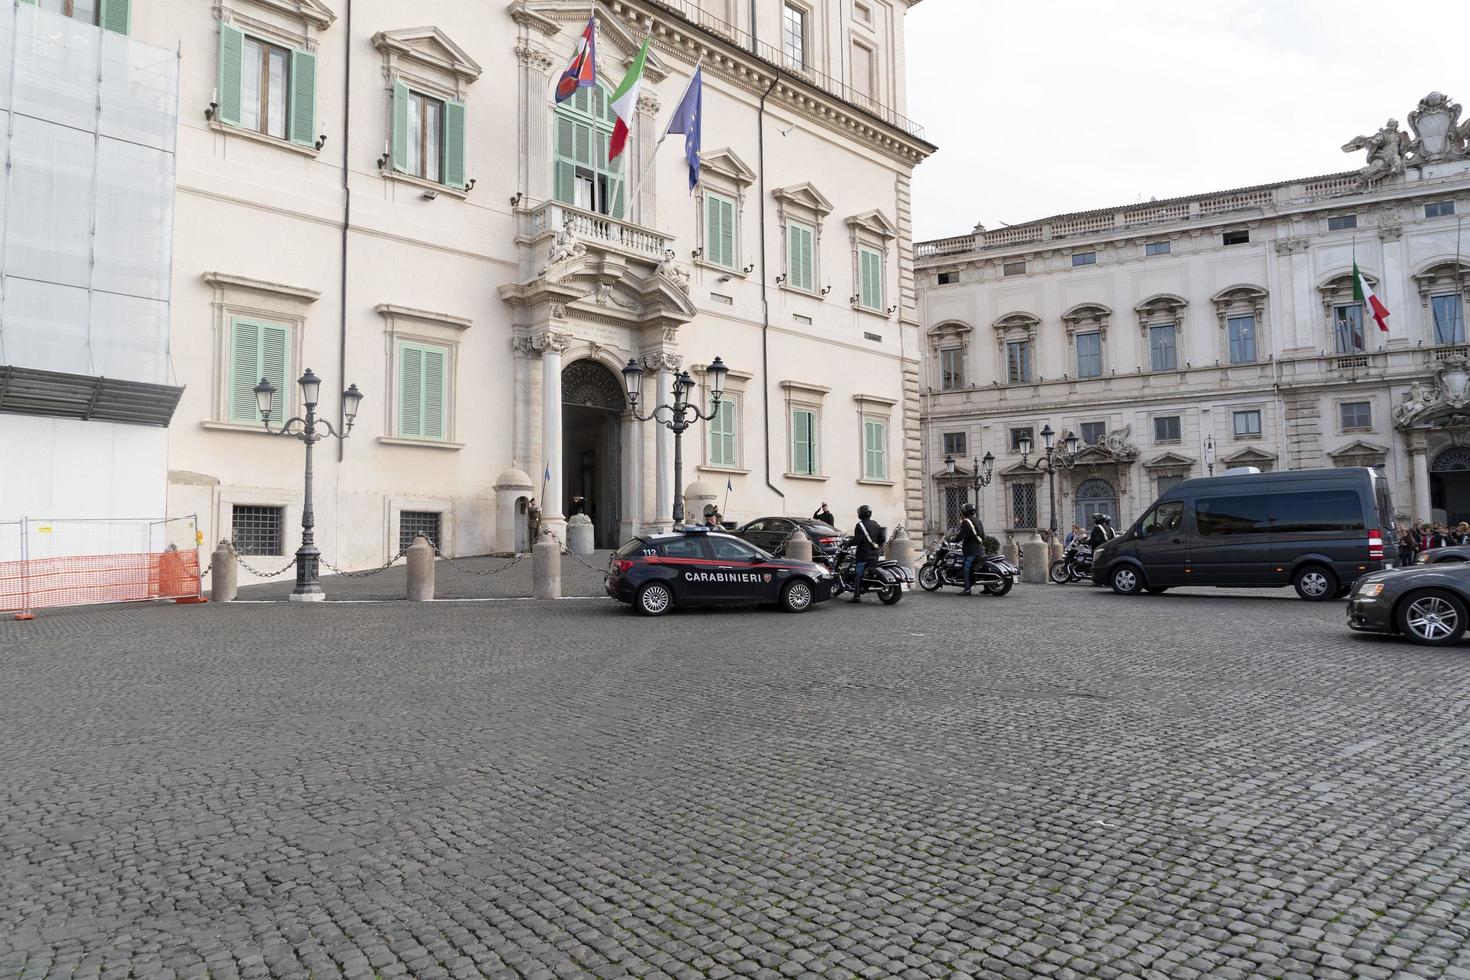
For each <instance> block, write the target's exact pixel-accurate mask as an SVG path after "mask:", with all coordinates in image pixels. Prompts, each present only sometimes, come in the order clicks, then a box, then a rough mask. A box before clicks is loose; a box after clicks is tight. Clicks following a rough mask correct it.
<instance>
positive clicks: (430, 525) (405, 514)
mask: <svg viewBox="0 0 1470 980" xmlns="http://www.w3.org/2000/svg"><path fill="white" fill-rule="evenodd" d="M420 534H422V535H423V536H424V537H426V538H428V539H429V543H430V544H432V545H436V546H437V545H438V544H439V512H438V511H436V510H405V511H400V512H399V514H398V550H399V551H402V550H403V549H404V548H407V547H408V546H409V545H411V544H413V539H414V538H416V537H418V536H419V535H420Z"/></svg>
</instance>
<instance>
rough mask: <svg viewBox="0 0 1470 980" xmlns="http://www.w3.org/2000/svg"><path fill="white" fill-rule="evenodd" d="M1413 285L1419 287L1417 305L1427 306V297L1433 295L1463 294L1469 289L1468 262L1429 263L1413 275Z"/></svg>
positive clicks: (1469, 270) (1469, 268)
mask: <svg viewBox="0 0 1470 980" xmlns="http://www.w3.org/2000/svg"><path fill="white" fill-rule="evenodd" d="M1414 285H1416V286H1418V287H1419V304H1420V305H1421V306H1426V307H1427V306H1428V305H1429V297H1430V296H1433V295H1435V294H1444V293H1456V292H1458V293H1463V292H1465V291H1466V290H1467V289H1470V262H1458V263H1457V262H1455V261H1453V260H1450V261H1445V260H1440V261H1437V262H1433V263H1430V264H1429V265H1428V266H1426V267H1425V268H1424V269H1423V270H1422V271H1420V272H1416V273H1415V274H1414Z"/></svg>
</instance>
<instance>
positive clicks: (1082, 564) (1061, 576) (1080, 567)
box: [1047, 541, 1092, 585]
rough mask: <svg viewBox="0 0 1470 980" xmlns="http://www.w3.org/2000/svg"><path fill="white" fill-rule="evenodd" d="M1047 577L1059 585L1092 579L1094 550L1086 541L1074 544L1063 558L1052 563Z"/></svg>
mask: <svg viewBox="0 0 1470 980" xmlns="http://www.w3.org/2000/svg"><path fill="white" fill-rule="evenodd" d="M1047 575H1048V576H1049V577H1050V578H1051V580H1052V581H1053V582H1055V583H1056V584H1057V585H1066V584H1067V583H1068V582H1081V581H1082V580H1083V579H1090V578H1092V549H1091V548H1090V547H1088V545H1087V542H1086V541H1074V542H1072V544H1071V545H1069V546H1068V547H1067V550H1066V551H1064V552H1062V557H1060V558H1058V559H1057V560H1056V561H1054V562H1052V563H1051V567H1050V568H1049V569H1047Z"/></svg>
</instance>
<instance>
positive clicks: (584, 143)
mask: <svg viewBox="0 0 1470 980" xmlns="http://www.w3.org/2000/svg"><path fill="white" fill-rule="evenodd" d="M603 156H604V159H605V158H606V153H605V152H604V154H603ZM572 159H573V160H575V161H577V162H578V163H580V164H581V165H582V166H584V167H590V166H592V127H591V126H586V125H583V124H581V123H573V124H572Z"/></svg>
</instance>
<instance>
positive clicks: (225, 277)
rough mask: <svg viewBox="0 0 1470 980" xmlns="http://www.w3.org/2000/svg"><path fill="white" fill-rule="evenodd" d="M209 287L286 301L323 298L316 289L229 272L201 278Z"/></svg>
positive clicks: (212, 273)
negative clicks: (243, 291) (260, 294)
mask: <svg viewBox="0 0 1470 980" xmlns="http://www.w3.org/2000/svg"><path fill="white" fill-rule="evenodd" d="M201 278H203V279H204V281H205V282H207V283H209V285H211V286H214V287H216V288H218V289H241V290H245V291H247V292H252V293H265V294H266V295H269V296H279V297H282V298H284V299H294V300H300V301H304V302H307V303H315V302H316V301H317V300H318V299H320V298H321V295H322V294H321V293H320V292H319V291H318V290H315V289H307V288H306V287H305V286H288V285H286V284H284V283H279V282H269V281H268V280H265V279H251V278H250V277H249V276H236V275H232V274H230V273H228V272H206V273H204V275H203V276H202V277H201Z"/></svg>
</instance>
